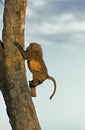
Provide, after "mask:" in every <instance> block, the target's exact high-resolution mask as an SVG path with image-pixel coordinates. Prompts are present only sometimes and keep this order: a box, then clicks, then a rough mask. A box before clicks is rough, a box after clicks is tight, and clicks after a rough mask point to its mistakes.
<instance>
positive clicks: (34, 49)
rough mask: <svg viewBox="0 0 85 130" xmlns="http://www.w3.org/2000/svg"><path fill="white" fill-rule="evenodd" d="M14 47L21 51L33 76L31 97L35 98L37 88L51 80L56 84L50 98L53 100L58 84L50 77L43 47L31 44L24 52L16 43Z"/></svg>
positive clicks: (30, 83) (30, 82)
mask: <svg viewBox="0 0 85 130" xmlns="http://www.w3.org/2000/svg"><path fill="white" fill-rule="evenodd" d="M14 45H15V46H16V47H17V48H18V49H19V50H20V52H21V54H22V56H23V58H24V59H26V60H27V62H28V67H29V69H30V71H31V72H32V74H33V80H32V81H29V85H30V89H31V95H32V96H33V97H35V96H36V86H38V85H40V84H41V83H42V82H43V81H45V80H46V79H50V80H52V81H53V83H54V91H53V93H52V95H51V96H50V99H52V97H53V96H54V94H55V91H56V82H55V79H54V78H53V77H51V76H49V75H48V71H47V68H46V65H45V63H44V61H43V56H42V49H41V46H40V45H39V44H38V43H31V44H30V45H29V47H27V49H26V50H25V51H24V50H23V48H22V46H21V45H20V44H19V43H17V42H14Z"/></svg>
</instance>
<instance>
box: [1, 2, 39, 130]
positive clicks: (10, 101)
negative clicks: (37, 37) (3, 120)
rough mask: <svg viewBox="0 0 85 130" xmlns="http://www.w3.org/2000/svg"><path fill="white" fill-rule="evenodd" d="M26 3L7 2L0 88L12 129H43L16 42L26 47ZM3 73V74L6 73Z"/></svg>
mask: <svg viewBox="0 0 85 130" xmlns="http://www.w3.org/2000/svg"><path fill="white" fill-rule="evenodd" d="M26 4H27V1H26V0H5V8H4V15H3V33H2V38H3V42H4V46H5V48H4V49H3V48H2V47H1V46H0V88H1V91H2V94H3V97H4V100H5V103H6V107H7V114H8V116H9V120H10V124H11V126H12V130H41V128H40V125H39V122H38V119H37V116H36V112H35V108H34V105H33V102H32V99H31V95H30V91H29V89H28V84H27V79H26V70H25V64H24V60H23V58H22V56H21V54H20V53H19V51H18V49H17V48H16V47H15V46H14V45H13V42H15V41H16V42H19V43H21V45H22V46H24V25H25V11H26ZM2 70H3V71H2Z"/></svg>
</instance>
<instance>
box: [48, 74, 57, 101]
mask: <svg viewBox="0 0 85 130" xmlns="http://www.w3.org/2000/svg"><path fill="white" fill-rule="evenodd" d="M48 79H49V80H52V81H53V83H54V91H53V93H52V94H51V96H50V100H51V99H52V97H53V96H54V94H55V92H56V81H55V79H54V78H53V77H51V76H48Z"/></svg>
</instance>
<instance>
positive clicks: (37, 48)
mask: <svg viewBox="0 0 85 130" xmlns="http://www.w3.org/2000/svg"><path fill="white" fill-rule="evenodd" d="M26 51H36V52H38V54H42V48H41V46H40V45H39V44H38V43H30V45H29V46H28V47H27V48H26Z"/></svg>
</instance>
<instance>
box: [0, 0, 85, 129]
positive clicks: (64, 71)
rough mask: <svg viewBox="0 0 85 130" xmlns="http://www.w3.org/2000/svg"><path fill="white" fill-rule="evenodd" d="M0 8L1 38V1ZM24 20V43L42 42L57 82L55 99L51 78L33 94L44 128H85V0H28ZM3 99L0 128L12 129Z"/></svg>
mask: <svg viewBox="0 0 85 130" xmlns="http://www.w3.org/2000/svg"><path fill="white" fill-rule="evenodd" d="M0 12H1V13H0V14H1V15H0V38H1V32H2V22H3V21H2V15H3V6H2V5H0ZM25 23H26V25H25V46H26V47H27V46H28V45H29V43H30V42H38V43H40V44H41V46H42V49H43V56H44V60H45V63H46V65H47V68H48V72H49V74H50V75H52V76H54V77H55V79H56V82H57V92H56V95H55V96H54V98H53V99H52V101H50V100H49V96H50V94H51V92H52V90H53V84H52V82H51V81H49V80H47V81H45V82H44V83H43V84H42V85H40V86H38V87H37V98H33V102H34V105H35V108H36V112H37V115H38V119H39V121H40V125H41V128H42V130H52V129H53V130H85V101H84V100H85V80H84V77H85V36H84V35H85V1H84V0H36V1H35V0H29V4H28V6H27V10H26V22H25ZM26 69H27V77H28V80H29V79H31V73H30V72H29V70H28V68H26ZM0 99H1V100H0V122H2V123H1V124H0V129H1V130H2V129H6V130H11V127H10V125H9V123H8V118H7V117H6V113H5V106H4V101H3V98H2V96H1V94H0Z"/></svg>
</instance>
